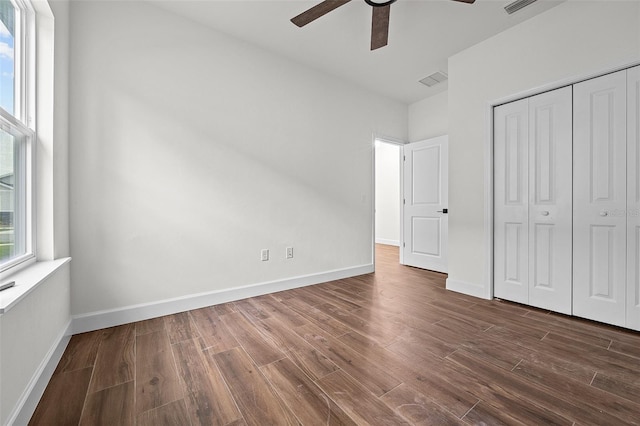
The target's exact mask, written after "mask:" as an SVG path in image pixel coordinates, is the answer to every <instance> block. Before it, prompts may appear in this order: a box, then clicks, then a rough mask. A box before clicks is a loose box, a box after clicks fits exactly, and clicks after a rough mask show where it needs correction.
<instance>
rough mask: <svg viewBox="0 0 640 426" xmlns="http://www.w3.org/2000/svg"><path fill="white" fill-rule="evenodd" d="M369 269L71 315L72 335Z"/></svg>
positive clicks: (370, 268)
mask: <svg viewBox="0 0 640 426" xmlns="http://www.w3.org/2000/svg"><path fill="white" fill-rule="evenodd" d="M372 272H374V265H373V264H368V265H362V266H356V267H352V268H346V269H339V270H334V271H327V272H322V273H319V274H312V275H304V276H300V277H294V278H287V279H284V280H277V281H269V282H264V283H258V284H252V285H248V286H244V287H236V288H231V289H225V290H218V291H212V292H207V293H199V294H192V295H188V296H184V297H178V298H174V299H167V300H160V301H157V302H152V303H145V304H141V305H133V306H126V307H123V308H118V309H112V310H106V311H99V312H91V313H87V314H81V315H74V316H73V317H72V318H73V322H72V331H73V334H78V333H84V332H87V331H93V330H99V329H101V328H107V327H114V326H117V325H122V324H128V323H131V322H136V321H143V320H146V319H150V318H156V317H161V316H164V315H171V314H176V313H178V312H184V311H189V310H192V309H199V308H204V307H206V306H212V305H218V304H220V303H226V302H232V301H234V300H241V299H246V298H247V297H254V296H260V295H263V294H268V293H274V292H277V291H283V290H290V289H293V288H298V287H305V286H308V285H313V284H320V283H324V282H328V281H333V280H339V279H343V278H349V277H354V276H357V275H363V274H369V273H372Z"/></svg>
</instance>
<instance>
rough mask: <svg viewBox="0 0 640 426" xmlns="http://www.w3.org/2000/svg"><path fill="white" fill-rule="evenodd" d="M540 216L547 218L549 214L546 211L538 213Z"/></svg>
mask: <svg viewBox="0 0 640 426" xmlns="http://www.w3.org/2000/svg"><path fill="white" fill-rule="evenodd" d="M540 214H541V215H542V216H549V212H548V211H543V212H540Z"/></svg>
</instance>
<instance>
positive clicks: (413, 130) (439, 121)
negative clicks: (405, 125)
mask: <svg viewBox="0 0 640 426" xmlns="http://www.w3.org/2000/svg"><path fill="white" fill-rule="evenodd" d="M448 102H449V95H448V91H446V90H445V91H444V92H440V93H438V94H435V95H433V96H430V97H428V98H425V99H423V100H421V101H418V102H415V103H413V104H411V105H409V142H417V141H421V140H424V139H431V138H435V137H437V136H442V135H446V134H447V133H448V129H449V105H448Z"/></svg>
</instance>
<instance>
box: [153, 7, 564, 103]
mask: <svg viewBox="0 0 640 426" xmlns="http://www.w3.org/2000/svg"><path fill="white" fill-rule="evenodd" d="M149 1H150V2H151V3H154V4H156V5H158V6H160V7H162V8H163V9H166V10H169V11H172V12H174V13H177V14H179V15H182V16H185V17H187V18H190V19H192V20H194V21H197V22H200V23H202V24H205V25H207V26H209V27H211V28H213V29H216V30H218V31H221V32H223V33H227V34H229V35H232V36H234V37H237V38H239V39H241V40H244V41H247V42H249V43H252V44H255V45H258V46H260V47H262V48H264V49H267V50H270V51H272V52H275V53H277V54H280V55H282V56H285V57H287V58H290V59H292V60H295V61H297V62H299V63H302V64H305V65H308V66H310V67H313V68H315V69H319V70H322V71H324V72H327V73H329V74H332V75H335V76H338V77H340V78H343V79H346V80H348V81H351V82H354V83H356V84H359V85H361V86H363V87H364V88H367V89H369V90H371V91H374V92H377V93H379V94H382V95H385V96H388V97H390V98H393V99H396V100H399V101H402V102H404V103H407V104H409V103H413V102H415V101H418V100H420V99H424V98H426V97H429V96H432V95H434V94H436V93H438V92H440V91H442V90H443V89H445V88H446V84H445V85H444V86H443V85H440V86H436V87H434V88H431V89H430V88H428V87H427V86H424V85H422V84H421V83H418V80H420V79H421V78H423V77H426V76H427V75H429V74H431V73H433V72H435V71H445V72H446V71H447V58H448V57H450V56H451V55H453V54H455V53H457V52H459V51H461V50H464V49H465V48H467V47H470V46H472V45H474V44H476V43H478V42H480V41H482V40H485V39H487V38H489V37H491V36H493V35H495V34H497V33H499V32H501V31H504V30H505V29H507V28H509V27H512V26H514V25H516V24H518V23H520V22H522V21H524V20H526V19H529V18H531V17H532V16H535V15H537V14H539V13H541V12H544V11H546V10H548V9H550V8H552V7H554V6H557V5H558V4H560V3H562V2H563V1H564V0H538V1H537V2H536V3H534V4H532V5H531V6H528V7H526V8H524V9H522V10H521V11H519V12H517V13H515V14H513V15H507V13H506V12H505V11H504V9H503V7H504V6H505V5H506V4H507V3H510V2H511V0H477V1H476V2H475V3H474V4H465V3H459V2H455V1H451V0H398V1H397V2H396V3H394V4H392V5H391V14H390V29H389V45H388V46H386V47H383V48H381V49H378V50H376V51H370V50H369V39H370V36H371V7H370V6H369V5H367V4H366V3H365V2H364V0H352V1H351V2H349V3H347V4H346V5H344V6H342V7H339V8H338V9H336V10H334V11H332V12H330V13H329V14H327V15H325V16H323V17H321V18H319V19H318V20H316V21H314V22H312V23H310V24H309V25H307V26H305V27H303V28H298V27H296V26H295V25H294V24H292V23H291V22H290V21H289V20H290V19H291V18H292V17H294V16H296V15H298V14H299V13H301V12H303V11H305V10H307V9H308V8H310V7H312V6H313V5H315V4H317V3H319V2H320V0H317V1H307V0H288V1H286V0H285V1H282V0H205V1H202V0H200V1H192V0H171V1H166V0H149Z"/></svg>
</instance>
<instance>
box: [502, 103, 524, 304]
mask: <svg viewBox="0 0 640 426" xmlns="http://www.w3.org/2000/svg"><path fill="white" fill-rule="evenodd" d="M528 147H529V99H522V100H520V101H516V102H511V103H508V104H505V105H501V106H499V107H496V108H495V109H494V148H493V149H494V268H493V276H494V286H493V292H494V295H495V297H498V298H501V299H505V300H512V301H514V302H519V303H528V302H529V295H528V294H529V290H528V287H529V273H528V266H529V265H528V250H529V207H528V205H529V174H528V167H529V149H528Z"/></svg>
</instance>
